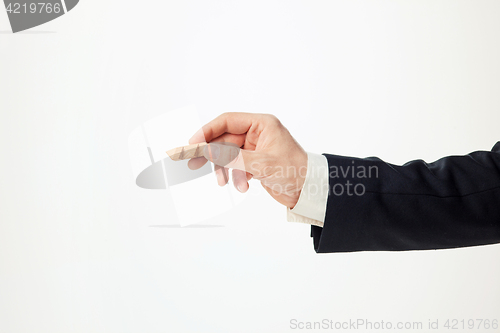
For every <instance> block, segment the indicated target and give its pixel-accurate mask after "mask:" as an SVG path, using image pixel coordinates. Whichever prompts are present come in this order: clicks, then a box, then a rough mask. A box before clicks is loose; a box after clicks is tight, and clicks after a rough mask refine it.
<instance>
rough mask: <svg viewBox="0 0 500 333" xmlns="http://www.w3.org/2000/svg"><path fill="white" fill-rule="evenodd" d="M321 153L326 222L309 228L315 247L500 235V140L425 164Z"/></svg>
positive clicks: (417, 244)
mask: <svg viewBox="0 0 500 333" xmlns="http://www.w3.org/2000/svg"><path fill="white" fill-rule="evenodd" d="M324 155H325V156H326V158H327V160H328V167H329V187H330V192H329V194H328V203H327V208H326V215H325V223H324V227H323V228H320V227H317V226H312V229H311V236H312V237H313V240H314V249H315V250H316V252H318V253H324V252H352V251H404V250H427V249H445V248H456V247H465V246H474V245H486V244H494V243H500V142H497V144H496V145H495V146H494V147H493V149H492V151H478V152H473V153H471V154H469V155H465V156H449V157H445V158H442V159H440V160H438V161H436V162H433V163H430V164H427V163H425V162H424V161H422V160H417V161H411V162H408V163H406V164H404V165H402V166H396V165H392V164H389V163H386V162H384V161H382V160H380V159H379V158H375V157H369V158H353V157H344V156H337V155H329V154H324ZM353 171H354V172H353Z"/></svg>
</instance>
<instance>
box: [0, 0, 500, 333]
mask: <svg viewBox="0 0 500 333" xmlns="http://www.w3.org/2000/svg"><path fill="white" fill-rule="evenodd" d="M499 17H500V2H498V1H251V2H250V1H247V2H233V1H175V2H174V1H147V2H146V1H124V0H110V1H91V0H82V1H81V2H80V4H78V5H77V6H76V7H75V8H74V9H73V10H72V11H71V12H69V13H68V14H67V15H64V16H63V17H61V18H59V19H57V20H55V21H52V22H49V23H47V24H45V25H42V26H39V27H36V28H34V29H31V30H29V31H27V32H26V33H20V34H15V35H13V34H11V33H10V32H9V29H10V26H9V23H8V19H7V14H6V13H5V11H3V10H0V30H1V31H2V33H1V34H0V145H1V164H0V168H1V178H0V179H1V183H0V186H1V187H0V195H1V198H0V202H1V208H0V221H1V222H0V331H1V332H288V331H297V330H292V329H291V328H290V320H291V319H293V318H295V319H297V320H299V321H318V320H322V319H324V318H327V319H332V320H334V321H344V320H349V319H357V318H363V319H368V320H371V321H381V320H384V321H392V322H397V321H422V322H423V323H424V328H425V327H426V325H427V323H428V320H429V319H431V320H436V319H438V320H439V323H440V325H442V324H444V322H445V320H446V319H448V318H456V319H459V320H461V319H465V320H467V319H470V318H472V319H477V318H482V319H490V320H491V319H494V318H496V319H500V318H499V313H500V312H499V310H500V284H499V283H498V281H500V265H499V262H500V261H499V258H500V245H491V246H482V247H475V248H464V249H454V250H442V251H420V252H419V251H413V252H403V253H391V252H381V253H373V252H372V253H370V252H364V253H350V254H349V253H347V254H322V255H318V254H316V253H315V252H314V250H313V246H312V239H311V238H310V237H309V232H310V228H309V227H308V226H305V225H302V224H297V223H289V222H286V219H285V208H284V207H282V206H280V205H279V204H278V203H276V202H273V200H272V199H271V197H270V196H268V195H267V194H266V193H264V192H263V191H261V190H260V184H258V183H256V182H253V183H251V185H250V186H251V187H252V190H253V191H252V192H251V193H250V194H249V195H248V197H247V198H245V200H244V202H243V203H242V204H240V206H239V207H237V208H235V209H233V210H231V211H230V212H228V213H225V214H224V215H221V216H219V217H217V218H214V219H213V220H212V221H208V222H210V224H212V225H217V224H221V225H224V227H212V228H174V227H158V225H171V224H175V223H176V221H174V220H173V218H172V214H171V209H172V201H171V199H169V198H168V197H165V196H163V195H160V192H155V191H147V190H140V189H138V188H137V187H136V186H135V184H134V179H133V177H132V172H131V168H130V162H129V157H128V147H127V138H128V134H129V133H130V131H131V130H132V129H133V128H135V127H137V126H138V125H140V123H141V122H143V121H145V120H147V119H150V118H152V117H154V116H156V115H159V114H161V113H164V112H167V111H169V110H173V109H176V108H179V107H183V106H186V105H191V104H195V105H196V106H197V108H198V111H199V112H200V116H201V118H202V121H208V120H210V119H212V118H214V117H215V116H217V115H218V114H220V113H222V112H226V111H246V112H266V113H273V114H275V115H276V116H278V117H279V118H280V119H281V120H282V122H283V123H284V124H285V126H287V127H288V129H289V130H290V132H291V133H292V134H293V135H294V136H295V137H296V139H297V140H298V141H299V142H300V143H301V145H302V146H303V147H304V148H305V149H306V150H308V151H311V152H317V153H323V152H328V153H334V154H340V155H350V156H359V157H366V156H378V157H380V158H382V159H385V160H386V161H388V162H392V163H396V164H402V163H404V162H407V161H409V160H412V159H418V158H422V159H424V160H426V161H427V162H432V161H434V160H436V159H438V158H439V157H442V156H445V155H452V154H466V153H469V152H471V151H474V150H490V149H491V147H492V146H493V145H494V144H495V143H496V142H497V141H498V140H500V136H499V129H498V124H499V123H500V112H499V111H500V62H499V61H498V60H499V59H500V20H499ZM214 186H216V185H215V180H214ZM155 226H156V227H155ZM421 331H425V330H421ZM484 331H485V332H487V331H492V330H491V329H490V330H484Z"/></svg>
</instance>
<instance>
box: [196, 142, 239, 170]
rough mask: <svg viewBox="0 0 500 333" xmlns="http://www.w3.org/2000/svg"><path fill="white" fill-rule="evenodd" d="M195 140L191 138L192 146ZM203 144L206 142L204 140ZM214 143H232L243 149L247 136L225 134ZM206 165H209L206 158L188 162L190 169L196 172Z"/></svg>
mask: <svg viewBox="0 0 500 333" xmlns="http://www.w3.org/2000/svg"><path fill="white" fill-rule="evenodd" d="M192 139H193V138H191V139H190V140H189V142H190V144H192V143H191V141H192ZM202 142H205V141H204V139H203V141H202ZM212 142H225V143H232V144H234V145H236V146H238V147H241V146H243V145H244V144H245V135H244V134H239V135H238V134H229V133H226V134H223V135H221V136H219V137H218V138H216V139H214V140H212ZM205 163H207V159H206V158H204V157H197V158H192V159H190V160H189V162H188V167H189V168H190V169H191V170H196V169H199V168H201V167H202V166H204V165H205Z"/></svg>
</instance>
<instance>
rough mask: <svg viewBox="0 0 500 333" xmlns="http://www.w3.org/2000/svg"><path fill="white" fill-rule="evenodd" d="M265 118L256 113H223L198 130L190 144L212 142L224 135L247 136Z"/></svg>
mask: <svg viewBox="0 0 500 333" xmlns="http://www.w3.org/2000/svg"><path fill="white" fill-rule="evenodd" d="M263 116H265V115H261V114H255V113H239V112H231V113H223V114H221V115H220V116H218V117H217V118H215V119H214V120H212V121H211V122H209V123H208V124H206V125H205V126H203V127H202V128H201V129H200V130H198V132H196V133H195V134H194V135H193V136H192V137H191V139H190V140H189V143H190V144H192V143H200V142H210V141H212V140H213V139H215V138H217V137H219V136H221V135H222V134H224V133H229V134H245V133H246V132H248V130H249V129H250V127H252V125H257V124H258V123H259V122H260V121H262V119H263Z"/></svg>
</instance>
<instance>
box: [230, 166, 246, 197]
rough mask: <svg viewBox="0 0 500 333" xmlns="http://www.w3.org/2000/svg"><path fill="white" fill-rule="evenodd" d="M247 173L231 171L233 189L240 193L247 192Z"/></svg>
mask: <svg viewBox="0 0 500 333" xmlns="http://www.w3.org/2000/svg"><path fill="white" fill-rule="evenodd" d="M246 174H247V173H246V172H245V171H241V170H237V169H233V184H234V187H236V189H237V190H238V191H240V192H241V193H245V192H246V191H248V181H247V175H246Z"/></svg>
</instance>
